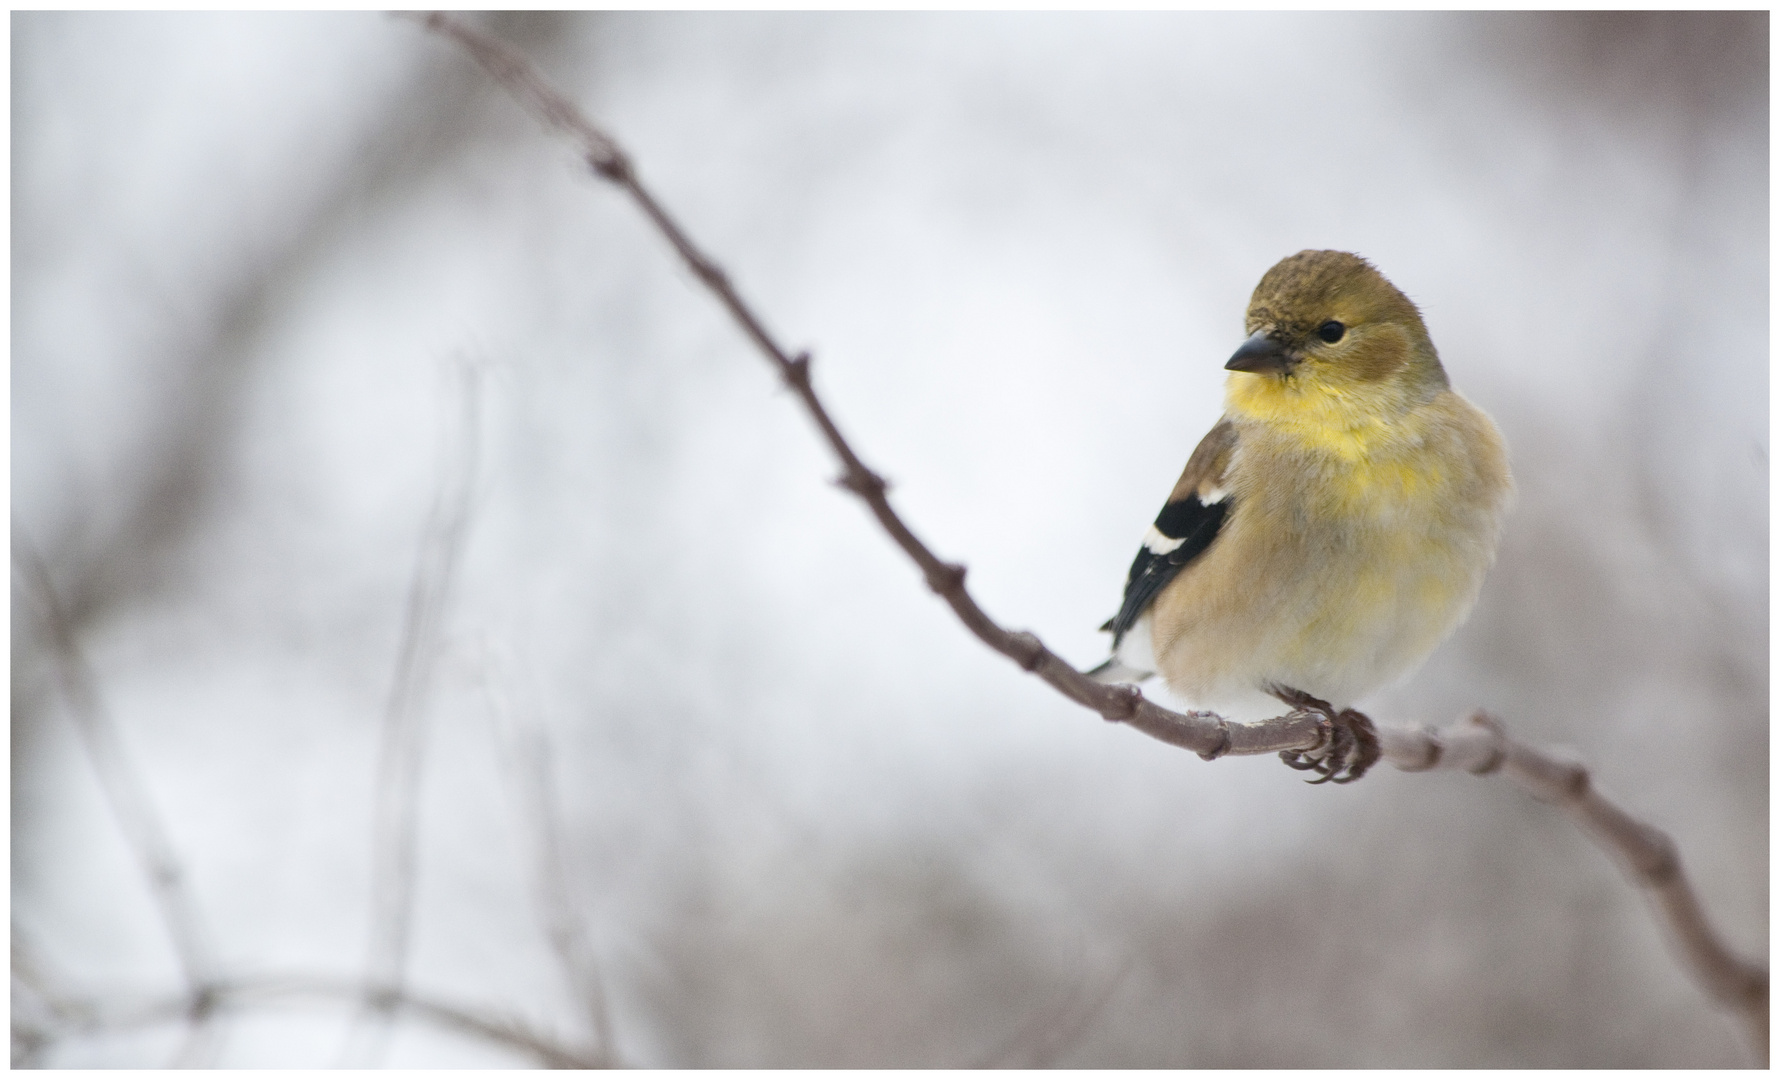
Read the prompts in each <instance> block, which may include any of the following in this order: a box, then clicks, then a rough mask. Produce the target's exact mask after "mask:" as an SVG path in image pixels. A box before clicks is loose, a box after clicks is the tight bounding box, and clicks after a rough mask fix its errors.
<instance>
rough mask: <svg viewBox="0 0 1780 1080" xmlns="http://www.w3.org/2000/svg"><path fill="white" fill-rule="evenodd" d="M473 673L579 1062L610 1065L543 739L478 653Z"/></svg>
mask: <svg viewBox="0 0 1780 1080" xmlns="http://www.w3.org/2000/svg"><path fill="white" fill-rule="evenodd" d="M479 667H480V668H481V673H482V676H483V678H482V684H483V687H484V688H485V690H486V692H487V694H488V702H489V712H490V715H491V718H492V720H493V722H494V728H495V734H496V736H497V738H498V739H499V742H500V744H501V749H502V750H503V751H504V757H505V758H506V760H507V766H508V773H509V775H510V777H511V780H512V785H513V788H514V791H515V793H516V794H517V796H518V798H519V802H520V803H521V806H522V812H523V813H524V815H525V818H526V825H527V832H528V833H529V834H530V835H531V836H532V837H533V839H534V841H535V847H534V849H533V853H532V858H533V866H534V870H533V877H534V880H535V882H536V889H537V894H538V902H539V906H540V907H541V908H542V915H543V919H544V933H545V936H546V937H548V938H549V940H550V947H551V950H552V951H553V952H554V953H555V954H556V959H557V963H558V964H559V965H561V967H562V972H563V976H564V978H565V979H566V980H567V982H568V984H569V989H570V990H571V992H573V993H574V995H575V998H576V1000H577V1001H579V1002H580V1003H581V1008H582V1011H583V1013H584V1015H585V1017H586V1019H587V1024H588V1028H589V1030H590V1033H591V1035H592V1038H593V1047H592V1049H591V1050H590V1051H588V1052H587V1053H586V1054H585V1055H583V1056H585V1057H587V1058H588V1059H590V1060H596V1061H601V1062H604V1063H606V1064H608V1065H616V1064H617V1060H618V1052H617V1047H616V1045H615V1043H614V1041H613V1037H612V1025H611V1019H610V1015H609V1012H608V1010H607V1008H606V993H605V987H604V985H603V984H602V983H601V980H600V975H599V965H598V964H597V963H596V961H595V959H594V954H593V944H592V942H590V941H589V940H588V936H587V930H586V927H585V926H584V925H583V923H582V920H581V917H580V915H579V913H578V909H577V906H576V904H575V902H574V893H573V890H572V889H571V888H570V886H569V875H568V866H567V859H566V858H565V857H564V854H563V842H562V827H561V823H560V814H559V813H558V811H557V806H556V790H555V784H554V783H552V781H551V775H550V741H549V736H548V735H547V734H546V733H545V731H544V727H543V725H542V724H541V723H539V722H538V721H537V718H536V717H535V715H534V714H533V713H532V711H531V710H530V709H526V710H523V711H522V710H521V709H520V708H519V707H518V706H517V705H516V704H515V703H514V701H513V695H512V694H511V693H509V691H508V687H509V680H508V678H507V677H506V675H507V672H506V669H505V665H502V664H501V663H500V662H499V661H498V660H497V659H496V658H495V656H494V655H493V654H492V653H491V652H490V651H489V650H487V649H484V650H482V656H481V663H480V664H479Z"/></svg>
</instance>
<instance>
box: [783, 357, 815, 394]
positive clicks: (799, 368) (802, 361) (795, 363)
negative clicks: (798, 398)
mask: <svg viewBox="0 0 1780 1080" xmlns="http://www.w3.org/2000/svg"><path fill="white" fill-rule="evenodd" d="M785 384H786V385H787V386H789V387H791V388H792V389H793V390H808V389H809V388H810V351H809V350H808V349H805V350H803V351H802V352H800V353H798V354H797V355H796V356H793V357H792V358H791V359H789V360H787V361H786V362H785Z"/></svg>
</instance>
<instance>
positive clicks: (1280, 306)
mask: <svg viewBox="0 0 1780 1080" xmlns="http://www.w3.org/2000/svg"><path fill="white" fill-rule="evenodd" d="M1246 325H1247V330H1248V334H1249V338H1248V340H1247V341H1245V342H1243V343H1242V347H1241V348H1239V349H1237V350H1236V355H1234V356H1232V357H1231V358H1230V362H1229V363H1227V364H1225V365H1224V366H1225V367H1226V368H1228V369H1229V370H1231V371H1233V372H1239V373H1242V374H1239V375H1234V376H1232V377H1231V392H1232V393H1233V394H1235V393H1238V392H1239V391H1241V392H1243V393H1244V394H1245V396H1252V395H1256V394H1259V395H1266V396H1273V395H1276V394H1281V393H1290V394H1292V395H1293V396H1298V395H1303V394H1308V395H1310V396H1312V397H1322V396H1324V395H1331V394H1332V395H1336V396H1341V397H1355V398H1357V399H1358V400H1361V401H1367V402H1370V403H1371V404H1373V405H1375V406H1376V405H1382V404H1383V403H1384V402H1385V401H1387V400H1394V401H1401V402H1402V403H1403V404H1408V403H1409V401H1410V399H1421V400H1425V399H1426V398H1427V397H1429V396H1432V395H1433V394H1436V393H1438V392H1439V391H1441V390H1443V389H1445V388H1446V372H1445V371H1444V370H1443V369H1442V368H1441V366H1440V357H1439V355H1438V354H1437V353H1436V352H1435V351H1434V343H1433V342H1432V341H1430V340H1429V338H1428V330H1427V327H1426V326H1425V325H1423V323H1422V317H1421V312H1420V311H1417V310H1416V307H1415V304H1413V303H1411V302H1410V299H1409V298H1408V297H1407V296H1404V295H1403V294H1402V293H1401V292H1399V291H1398V289H1397V287H1396V286H1395V285H1392V284H1391V283H1390V282H1389V281H1386V280H1385V277H1384V275H1383V274H1380V273H1379V272H1378V271H1377V270H1375V269H1373V267H1372V264H1371V263H1369V262H1367V261H1366V260H1365V259H1362V258H1360V257H1359V256H1358V255H1350V254H1348V253H1347V252H1345V251H1300V252H1299V253H1298V254H1296V255H1292V256H1289V257H1287V258H1284V259H1281V260H1280V261H1279V262H1278V263H1277V264H1275V266H1274V267H1273V269H1271V270H1269V271H1267V273H1266V274H1265V275H1263V276H1262V278H1261V283H1260V284H1259V285H1256V286H1255V294H1254V296H1253V297H1252V298H1250V300H1249V305H1248V320H1247V324H1246Z"/></svg>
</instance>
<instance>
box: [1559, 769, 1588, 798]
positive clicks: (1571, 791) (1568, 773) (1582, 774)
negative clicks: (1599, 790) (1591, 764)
mask: <svg viewBox="0 0 1780 1080" xmlns="http://www.w3.org/2000/svg"><path fill="white" fill-rule="evenodd" d="M1562 785H1563V789H1564V798H1565V799H1580V798H1582V797H1583V796H1584V795H1587V794H1588V786H1589V779H1588V769H1587V768H1585V767H1584V766H1582V765H1578V764H1576V763H1575V762H1571V763H1568V764H1566V765H1565V766H1564V779H1563V781H1562Z"/></svg>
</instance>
